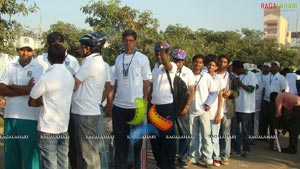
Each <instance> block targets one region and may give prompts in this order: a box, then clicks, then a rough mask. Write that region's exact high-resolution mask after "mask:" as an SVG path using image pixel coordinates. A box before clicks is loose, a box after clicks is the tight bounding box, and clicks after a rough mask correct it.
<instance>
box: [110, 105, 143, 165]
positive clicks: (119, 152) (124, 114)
mask: <svg viewBox="0 0 300 169" xmlns="http://www.w3.org/2000/svg"><path fill="white" fill-rule="evenodd" d="M112 112H113V113H112V122H113V134H114V136H115V137H114V143H115V147H116V148H115V163H116V167H115V168H116V169H124V168H126V166H127V158H128V153H129V146H130V140H129V134H130V130H131V128H134V127H135V126H130V125H129V124H128V123H127V122H129V121H131V120H132V119H133V117H134V115H135V109H124V108H121V107H118V106H115V105H113V108H112ZM141 148H142V141H141V140H140V141H137V142H136V143H134V167H135V169H139V168H140V166H141V165H140V164H141V158H140V154H141Z"/></svg>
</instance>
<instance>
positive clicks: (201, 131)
mask: <svg viewBox="0 0 300 169" xmlns="http://www.w3.org/2000/svg"><path fill="white" fill-rule="evenodd" d="M190 129H191V134H192V136H193V139H192V142H191V147H190V153H189V154H190V156H191V157H193V159H194V162H199V161H200V158H202V157H203V158H204V159H205V160H206V163H208V164H212V163H213V160H212V142H211V138H210V132H211V126H210V115H209V112H205V113H204V114H202V115H200V116H193V117H190ZM199 151H200V153H199Z"/></svg>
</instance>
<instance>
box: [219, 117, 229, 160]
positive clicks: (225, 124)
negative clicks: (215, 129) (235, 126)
mask: <svg viewBox="0 0 300 169" xmlns="http://www.w3.org/2000/svg"><path fill="white" fill-rule="evenodd" d="M230 126H231V119H229V118H227V116H226V114H225V115H224V117H223V118H222V120H221V126H220V140H219V142H220V157H221V159H222V160H228V159H229V157H230V150H231V134H230V129H231V127H230Z"/></svg>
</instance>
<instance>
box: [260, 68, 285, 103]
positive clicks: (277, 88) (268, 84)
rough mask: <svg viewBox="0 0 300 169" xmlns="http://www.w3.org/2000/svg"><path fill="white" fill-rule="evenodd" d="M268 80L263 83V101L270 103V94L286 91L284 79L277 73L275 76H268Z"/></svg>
mask: <svg viewBox="0 0 300 169" xmlns="http://www.w3.org/2000/svg"><path fill="white" fill-rule="evenodd" d="M268 77H269V79H267V80H266V81H264V88H265V96H264V100H266V101H270V94H271V93H272V92H277V93H281V92H282V90H286V89H287V81H286V80H285V77H284V76H282V75H281V74H280V73H279V72H278V73H276V74H275V75H273V74H270V75H269V76H268Z"/></svg>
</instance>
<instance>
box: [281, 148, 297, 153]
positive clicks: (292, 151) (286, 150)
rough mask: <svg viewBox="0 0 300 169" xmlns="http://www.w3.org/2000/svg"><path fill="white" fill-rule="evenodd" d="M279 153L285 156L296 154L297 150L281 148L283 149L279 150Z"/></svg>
mask: <svg viewBox="0 0 300 169" xmlns="http://www.w3.org/2000/svg"><path fill="white" fill-rule="evenodd" d="M281 152H283V153H287V154H297V150H294V149H291V148H283V149H281Z"/></svg>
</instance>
